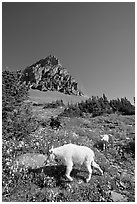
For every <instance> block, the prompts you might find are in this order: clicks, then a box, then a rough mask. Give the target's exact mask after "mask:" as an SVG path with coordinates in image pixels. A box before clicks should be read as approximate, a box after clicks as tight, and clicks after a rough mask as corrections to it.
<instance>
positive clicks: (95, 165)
mask: <svg viewBox="0 0 137 204" xmlns="http://www.w3.org/2000/svg"><path fill="white" fill-rule="evenodd" d="M92 166H93V167H95V168H97V169H98V170H99V171H100V172H101V174H102V175H103V171H102V169H101V168H100V167H99V165H98V164H97V163H96V162H95V161H93V162H92Z"/></svg>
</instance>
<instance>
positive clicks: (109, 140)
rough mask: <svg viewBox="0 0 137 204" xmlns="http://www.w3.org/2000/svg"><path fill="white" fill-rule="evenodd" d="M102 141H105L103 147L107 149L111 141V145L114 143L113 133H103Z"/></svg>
mask: <svg viewBox="0 0 137 204" xmlns="http://www.w3.org/2000/svg"><path fill="white" fill-rule="evenodd" d="M101 137H102V138H101V141H102V142H103V149H104V150H105V149H106V148H107V146H108V144H109V143H111V145H113V139H112V135H111V134H108V135H106V134H104V135H101Z"/></svg>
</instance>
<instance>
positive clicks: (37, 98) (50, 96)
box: [29, 89, 87, 104]
mask: <svg viewBox="0 0 137 204" xmlns="http://www.w3.org/2000/svg"><path fill="white" fill-rule="evenodd" d="M29 98H30V100H31V101H34V102H37V103H40V104H43V103H47V102H52V101H56V100H61V99H62V100H63V102H64V103H65V104H68V102H69V103H71V102H72V103H76V102H80V101H82V100H83V101H85V100H86V99H87V97H84V96H75V95H67V94H63V93H60V92H58V91H46V92H44V91H39V90H33V89H31V90H30V91H29Z"/></svg>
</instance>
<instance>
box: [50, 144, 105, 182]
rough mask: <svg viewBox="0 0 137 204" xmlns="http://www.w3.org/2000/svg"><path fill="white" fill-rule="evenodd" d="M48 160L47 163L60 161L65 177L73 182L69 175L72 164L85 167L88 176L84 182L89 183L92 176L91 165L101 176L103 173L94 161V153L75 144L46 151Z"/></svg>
mask: <svg viewBox="0 0 137 204" xmlns="http://www.w3.org/2000/svg"><path fill="white" fill-rule="evenodd" d="M48 152H49V153H48V156H49V157H48V160H47V162H50V161H54V160H55V159H56V158H59V159H61V161H62V162H63V164H64V165H65V166H66V173H65V175H66V177H67V178H68V179H69V180H70V181H73V179H72V177H71V176H70V173H71V171H72V168H73V164H76V163H78V164H81V165H82V164H85V166H86V167H87V169H88V172H89V176H88V178H87V179H86V182H89V181H90V179H91V175H92V168H91V165H92V166H93V167H95V168H97V169H99V171H100V172H101V174H102V175H103V171H102V170H101V168H100V167H99V165H98V164H97V163H96V162H95V161H94V157H95V155H94V152H93V151H92V150H91V149H90V148H88V147H86V146H78V145H75V144H71V143H70V144H65V145H63V146H60V147H57V148H53V147H52V148H51V149H50V150H49V151H48Z"/></svg>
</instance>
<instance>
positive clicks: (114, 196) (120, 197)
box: [111, 191, 127, 202]
mask: <svg viewBox="0 0 137 204" xmlns="http://www.w3.org/2000/svg"><path fill="white" fill-rule="evenodd" d="M111 198H112V200H113V202H126V201H127V197H125V196H123V195H121V194H120V193H117V192H115V191H111Z"/></svg>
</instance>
